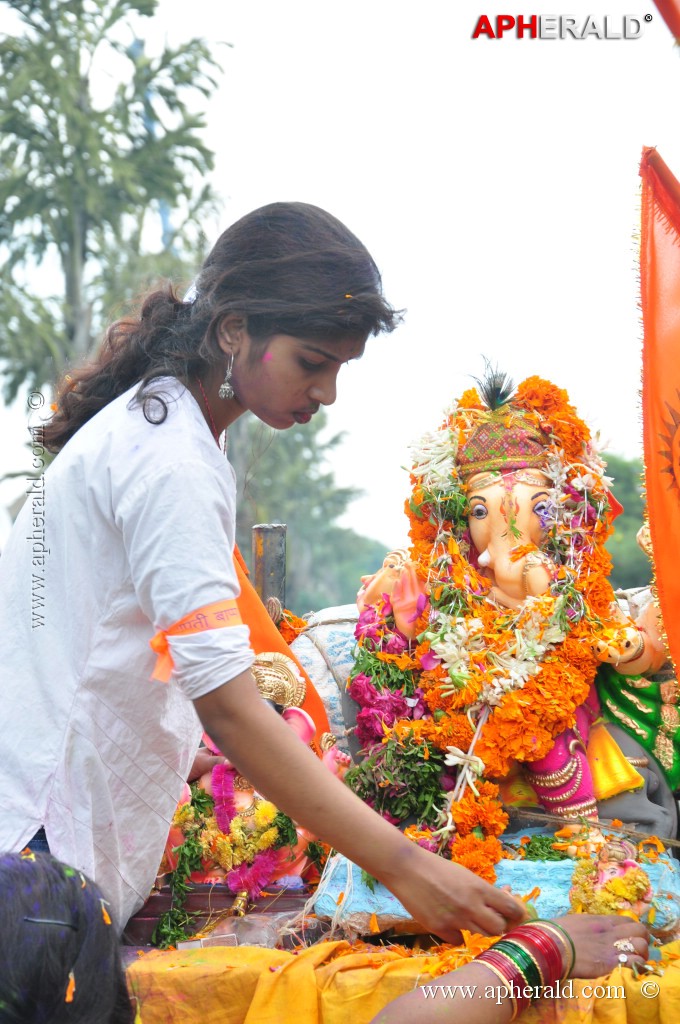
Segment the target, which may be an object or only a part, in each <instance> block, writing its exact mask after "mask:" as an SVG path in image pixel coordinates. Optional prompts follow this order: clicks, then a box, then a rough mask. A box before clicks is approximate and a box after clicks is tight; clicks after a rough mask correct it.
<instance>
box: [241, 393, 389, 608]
mask: <svg viewBox="0 0 680 1024" xmlns="http://www.w3.org/2000/svg"><path fill="white" fill-rule="evenodd" d="M325 422H326V420H325V416H324V414H323V412H320V413H318V414H317V415H316V416H315V417H314V419H313V420H312V422H311V423H308V424H305V425H304V426H298V427H292V428H291V429H290V430H284V431H276V432H274V431H271V430H270V429H269V428H268V427H265V426H264V425H263V424H262V423H260V422H259V421H258V420H256V419H254V417H252V416H249V415H248V416H243V417H241V418H240V419H239V420H237V421H236V423H235V424H233V426H231V427H230V428H229V440H228V455H229V460H230V462H231V463H232V465H233V466H234V469H235V471H236V477H237V480H238V489H239V503H238V516H237V521H236V523H237V525H236V540H237V543H238V545H239V548H240V549H241V552H242V554H243V556H244V558H245V559H246V560H247V561H248V563H249V565H250V568H251V571H252V565H251V546H252V545H251V529H252V526H253V525H254V524H255V523H285V524H286V526H287V533H286V555H287V558H286V563H287V564H286V605H287V607H288V608H290V609H291V610H292V611H294V612H295V613H296V614H298V615H303V614H304V613H305V612H308V611H311V610H314V609H319V608H324V607H328V606H329V605H335V604H345V603H348V602H350V601H353V600H354V598H355V596H356V592H357V590H358V589H359V585H360V580H361V576H362V575H365V574H367V573H370V572H375V570H376V569H377V568H379V566H380V565H382V561H383V559H384V557H385V553H386V551H387V547H386V545H383V544H381V543H380V542H379V541H374V540H370V539H368V538H366V537H362V536H359V535H358V534H356V533H354V531H353V530H348V529H344V528H342V527H340V526H338V525H337V520H338V518H339V517H340V516H341V515H342V514H343V513H344V512H345V510H346V509H347V506H348V505H349V504H350V502H351V501H352V499H353V498H355V497H356V495H357V494H358V491H357V490H356V489H355V488H353V487H338V486H337V485H336V483H335V480H334V477H333V473H332V472H331V471H330V470H329V469H328V468H327V462H326V460H327V457H328V455H329V454H330V453H332V452H333V450H334V449H335V448H336V447H337V445H338V444H340V442H341V440H342V434H336V435H335V436H334V437H331V438H330V439H329V440H323V439H322V438H321V437H320V436H319V435H320V433H321V432H322V431H323V428H324V426H325Z"/></svg>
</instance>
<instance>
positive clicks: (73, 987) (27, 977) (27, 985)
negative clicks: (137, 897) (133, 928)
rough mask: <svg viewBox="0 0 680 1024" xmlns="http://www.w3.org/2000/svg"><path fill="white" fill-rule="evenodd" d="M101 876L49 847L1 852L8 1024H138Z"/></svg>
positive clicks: (2, 1016)
mask: <svg viewBox="0 0 680 1024" xmlns="http://www.w3.org/2000/svg"><path fill="white" fill-rule="evenodd" d="M108 920H110V919H109V914H108V910H107V904H106V901H105V899H104V897H103V896H102V892H101V890H100V889H99V887H98V886H97V885H95V883H94V882H91V881H90V879H89V878H86V877H85V876H84V875H81V873H80V872H79V871H76V870H75V869H74V868H70V867H68V866H67V865H66V864H62V863H61V862H60V861H58V860H56V859H55V858H54V857H52V856H50V854H48V853H30V852H28V851H27V852H24V853H23V854H20V853H8V854H3V855H0V1024H17V1022H20V1021H25V1022H30V1024H132V1021H133V1019H134V1012H133V1007H132V1003H131V1001H130V997H129V995H128V992H127V988H126V985H125V976H124V974H123V968H122V965H121V960H120V948H119V944H118V934H117V932H116V930H115V927H114V925H113V924H112V923H107V922H108Z"/></svg>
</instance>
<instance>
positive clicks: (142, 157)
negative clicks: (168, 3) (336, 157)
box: [0, 0, 217, 401]
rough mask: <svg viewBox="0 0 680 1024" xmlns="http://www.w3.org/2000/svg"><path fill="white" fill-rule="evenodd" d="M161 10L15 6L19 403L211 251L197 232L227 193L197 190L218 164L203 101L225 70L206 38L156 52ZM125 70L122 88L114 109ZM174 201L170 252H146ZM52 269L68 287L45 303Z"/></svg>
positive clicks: (8, 278) (12, 305)
mask: <svg viewBox="0 0 680 1024" xmlns="http://www.w3.org/2000/svg"><path fill="white" fill-rule="evenodd" d="M156 2H157V0H61V2H60V3H56V4H55V2H54V0H11V2H10V3H9V4H5V6H6V7H7V6H8V7H10V8H12V9H13V10H14V11H15V12H16V14H17V15H18V16H19V19H20V22H21V25H22V27H23V29H24V34H23V35H16V36H7V37H5V38H4V39H2V40H0V68H1V70H2V75H0V210H2V211H3V214H2V218H1V219H0V323H2V324H4V325H5V332H4V334H3V335H2V336H0V362H1V364H2V367H3V369H4V372H5V376H6V381H5V397H6V399H7V400H8V401H11V400H12V399H13V398H14V397H15V396H16V394H17V392H18V390H19V388H20V387H21V386H22V385H23V384H24V383H25V382H27V383H28V384H29V386H31V387H35V388H39V387H40V386H41V385H42V384H44V383H46V382H47V381H51V380H54V379H55V377H56V376H58V375H59V374H60V373H61V372H62V371H63V369H64V367H65V366H66V365H67V364H68V363H69V362H71V361H74V362H82V360H83V359H84V358H85V357H86V356H87V355H88V353H89V352H90V351H91V349H92V346H93V343H94V339H95V338H96V336H97V334H98V331H99V328H100V326H101V325H102V322H103V320H104V318H105V317H106V314H107V313H108V312H109V308H110V307H111V304H112V303H113V302H114V301H115V302H116V303H120V302H121V301H122V300H124V299H125V298H129V292H130V291H131V290H134V291H141V290H143V288H144V286H145V279H148V278H150V277H153V278H155V279H157V278H158V277H159V276H160V274H163V273H165V274H168V276H174V277H177V276H180V277H186V274H187V271H186V258H185V257H186V255H187V253H188V252H189V251H190V250H191V249H192V248H193V249H194V250H195V248H196V247H197V245H198V244H200V241H201V239H200V238H199V236H198V232H197V230H196V229H195V228H192V223H194V222H195V221H194V218H195V217H196V215H197V213H198V211H199V210H202V211H205V210H206V208H208V207H210V206H211V205H214V203H215V196H214V194H213V192H212V190H211V188H210V187H209V186H206V185H204V186H202V187H200V188H198V189H197V188H196V187H195V184H194V182H195V180H196V175H197V174H199V175H203V174H206V173H207V172H208V171H209V170H210V169H211V168H212V166H213V155H212V153H211V152H210V151H209V150H208V149H207V148H206V146H205V144H204V143H203V142H202V141H201V138H200V131H201V129H202V128H203V117H202V115H200V114H195V113H192V111H191V109H190V104H189V101H190V100H192V101H193V99H194V97H195V94H196V93H198V94H200V95H201V97H207V96H208V95H209V94H210V93H211V91H212V89H213V88H214V86H215V84H216V83H215V79H214V77H213V73H214V71H215V69H216V67H217V65H216V62H215V61H214V59H213V58H212V57H211V55H210V52H209V50H208V47H207V45H206V43H204V42H203V41H201V40H199V39H190V40H189V41H188V42H185V43H183V44H182V45H180V46H178V47H176V48H174V49H173V48H170V47H167V46H166V47H165V48H164V49H163V51H162V53H161V54H160V55H159V56H158V57H147V56H145V53H144V47H143V44H142V43H141V42H140V40H139V39H138V37H137V35H136V33H137V31H138V27H139V25H140V24H141V19H143V18H149V17H151V16H152V15H153V14H154V12H155V9H156ZM111 67H115V69H116V77H117V78H118V80H119V84H118V85H117V87H116V89H115V93H114V95H113V97H112V98H111V99H110V100H107V101H103V102H102V101H101V100H100V99H98V97H99V96H100V93H101V90H102V86H103V84H106V82H107V81H108V77H107V72H108V71H109V69H110V68H111ZM162 204H167V207H169V208H170V209H172V210H173V216H181V217H182V223H181V224H179V225H178V226H177V227H175V228H174V229H173V228H171V227H170V225H169V223H168V219H167V217H166V219H165V224H164V236H165V237H164V239H163V242H162V244H161V246H160V248H161V252H160V253H159V252H155V253H149V252H148V251H147V252H146V254H145V251H144V241H145V239H146V238H147V236H148V234H149V231H150V217H151V215H154V216H155V217H157V218H159V217H160V211H161V209H162ZM159 223H160V220H159ZM147 244H148V243H147ZM191 255H192V262H193V255H194V253H193V252H192V253H191ZM41 264H42V265H44V266H45V268H46V273H47V275H48V276H49V275H50V269H51V267H54V271H53V272H52V276H57V277H59V278H60V279H61V289H60V291H58V292H57V291H55V292H54V293H53V294H38V292H37V290H36V289H35V287H34V286H33V282H34V281H35V277H36V275H35V267H36V266H39V265H41ZM151 268H153V269H151ZM126 293H127V294H126ZM114 296H115V299H114ZM116 312H120V310H119V309H117V310H116Z"/></svg>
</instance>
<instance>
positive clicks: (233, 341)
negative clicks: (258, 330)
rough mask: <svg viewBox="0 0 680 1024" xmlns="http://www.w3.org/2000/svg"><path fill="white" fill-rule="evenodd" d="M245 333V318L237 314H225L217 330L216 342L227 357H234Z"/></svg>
mask: <svg viewBox="0 0 680 1024" xmlns="http://www.w3.org/2000/svg"><path fill="white" fill-rule="evenodd" d="M245 333H246V318H245V317H244V316H242V315H241V314H239V313H227V315H226V316H225V317H223V318H222V320H220V325H219V327H218V328H217V341H218V344H219V346H220V348H221V349H222V351H223V352H225V353H226V354H227V355H234V356H235V355H236V354H237V353H238V350H239V349H240V347H241V345H242V344H243V337H244V335H245Z"/></svg>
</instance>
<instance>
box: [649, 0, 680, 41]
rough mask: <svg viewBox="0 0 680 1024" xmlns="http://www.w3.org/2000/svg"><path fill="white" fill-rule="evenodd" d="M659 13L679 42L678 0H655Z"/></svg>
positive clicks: (679, 6) (679, 17) (679, 14)
mask: <svg viewBox="0 0 680 1024" xmlns="http://www.w3.org/2000/svg"><path fill="white" fill-rule="evenodd" d="M655 2H656V6H657V7H658V9H659V14H660V15H661V17H662V18H663V20H664V21H665V22H666V24H667V25H668V27H669V29H670V30H671V32H672V33H673V38H674V39H675V41H676V43H680V0H655Z"/></svg>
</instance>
